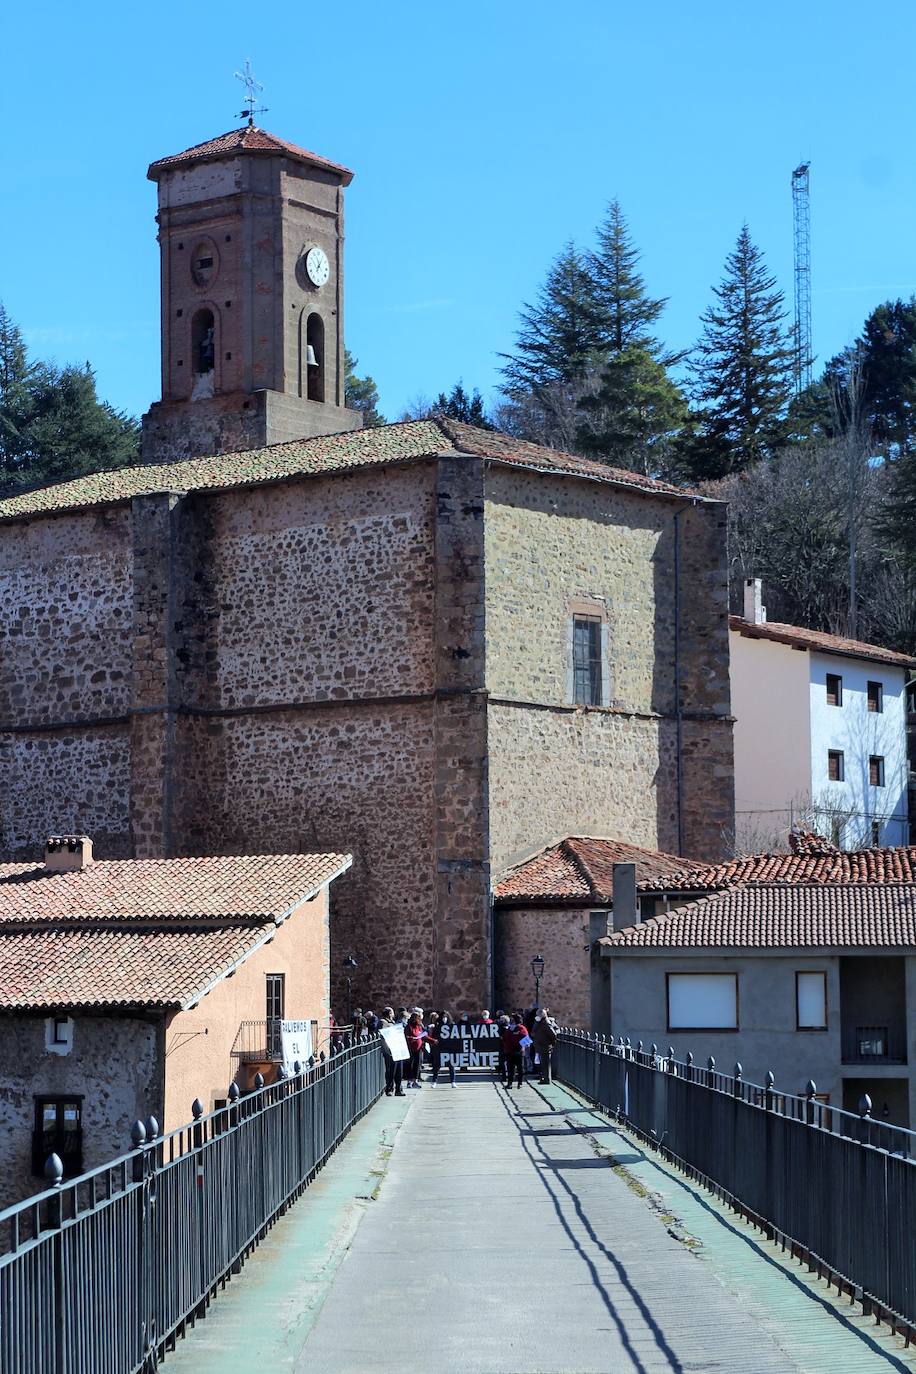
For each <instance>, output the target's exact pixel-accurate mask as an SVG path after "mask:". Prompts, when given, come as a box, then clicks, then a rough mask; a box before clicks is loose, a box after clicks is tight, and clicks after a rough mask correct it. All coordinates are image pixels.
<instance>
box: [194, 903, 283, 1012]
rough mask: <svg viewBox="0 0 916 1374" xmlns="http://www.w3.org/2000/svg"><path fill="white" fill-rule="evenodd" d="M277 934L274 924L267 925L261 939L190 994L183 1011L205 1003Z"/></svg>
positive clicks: (248, 946) (247, 947)
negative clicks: (211, 993) (208, 996)
mask: <svg viewBox="0 0 916 1374" xmlns="http://www.w3.org/2000/svg"><path fill="white" fill-rule="evenodd" d="M276 933H277V927H276V926H275V925H274V924H273V923H272V922H271V923H270V924H265V926H264V933H263V935H262V936H261V938H260V939H259V940H254V941H252V943H251V944H250V945H246V947H245V949H244V950H243V951H242V953H241V954H239V955H237V956H236V958H235V959H233V960H232V962H231V963H229V964H227V965H225V966H224V967H223V968H222V969H221V970H220V971H219V972H218V973H217V974H216V975H215V976H214V977H212V978H210V979H209V980H208V982H206V983H204V984H203V985H202V986H201V987H199V988H198V989H197V991H196V992H193V993H189V994H188V996H187V997H186V998H185V1000H184V1001H183V1002H181V1003H180V1008H181V1010H182V1011H190V1010H191V1008H192V1007H196V1006H197V1004H198V1002H201V1001H203V999H204V998H205V997H206V996H207V993H209V992H212V991H213V989H214V988H215V987H218V986H219V984H220V983H222V982H224V981H225V980H226V979H227V978H231V977H232V975H233V974H234V973H235V972H236V971H237V970H238V969H240V968H241V967H242V965H243V964H245V963H247V962H248V960H249V959H250V958H251V956H252V954H254V953H255V952H256V951H257V950H259V949H261V948H262V947H263V946H264V945H268V944H270V942H271V940H272V939H273V938H274V936H275V935H276Z"/></svg>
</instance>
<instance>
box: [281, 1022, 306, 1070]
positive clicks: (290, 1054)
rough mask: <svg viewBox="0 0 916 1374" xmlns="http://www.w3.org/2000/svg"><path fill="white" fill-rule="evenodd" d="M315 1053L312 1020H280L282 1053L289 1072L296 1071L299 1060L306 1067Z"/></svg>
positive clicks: (284, 1065) (284, 1064)
mask: <svg viewBox="0 0 916 1374" xmlns="http://www.w3.org/2000/svg"><path fill="white" fill-rule="evenodd" d="M313 1053H314V1051H313V1049H312V1023H311V1021H281V1022H280V1054H281V1057H282V1059H283V1068H284V1069H285V1070H286V1072H287V1073H289V1074H291V1073H294V1072H295V1065H296V1063H297V1062H298V1063H299V1065H300V1067H301V1068H303V1069H304V1068H306V1067H307V1066H308V1062H309V1059H310V1058H311V1057H312V1054H313Z"/></svg>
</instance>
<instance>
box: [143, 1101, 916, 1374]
mask: <svg viewBox="0 0 916 1374" xmlns="http://www.w3.org/2000/svg"><path fill="white" fill-rule="evenodd" d="M395 1131H396V1136H395V1135H394V1132H395ZM389 1135H390V1136H393V1137H394V1146H393V1149H391V1151H390V1158H387V1156H388V1154H389V1150H388V1148H387V1142H386V1136H389ZM380 1142H381V1146H382V1148H381V1149H380V1148H379V1147H380ZM386 1162H387V1171H386V1172H384V1176H383V1171H385V1169H386ZM373 1192H375V1194H376V1196H375V1198H374V1199H371V1194H372V1193H373ZM165 1368H166V1371H167V1374H178V1372H179V1371H181V1370H182V1369H183V1368H185V1369H187V1370H189V1371H190V1370H192V1369H193V1370H194V1371H195V1374H209V1371H211V1370H212V1371H213V1374H216V1371H217V1370H219V1371H220V1374H226V1371H232V1370H245V1371H252V1370H255V1369H263V1370H264V1371H265V1374H266V1371H268V1370H270V1371H271V1372H273V1371H275V1370H282V1369H288V1370H295V1371H301V1374H305V1371H313V1372H317V1374H350V1372H351V1371H353V1372H354V1374H355V1371H359V1374H367V1372H371V1374H389V1372H390V1371H395V1370H397V1371H402V1370H404V1369H405V1368H411V1369H418V1370H422V1371H425V1372H426V1374H452V1371H454V1374H459V1371H460V1374H475V1372H477V1371H480V1372H481V1374H483V1372H484V1371H485V1372H486V1374H520V1371H524V1374H555V1372H556V1374H559V1371H563V1372H564V1374H593V1372H594V1374H598V1372H599V1371H600V1374H611V1372H612V1374H624V1371H627V1372H629V1371H639V1372H640V1374H656V1371H668V1372H670V1371H684V1372H685V1374H686V1371H688V1370H689V1371H707V1370H708V1371H723V1374H724V1372H725V1371H739V1370H740V1371H744V1370H747V1371H753V1374H771V1372H772V1374H776V1372H777V1371H779V1374H783V1371H785V1372H786V1374H789V1372H790V1371H806V1374H820V1371H824V1374H826V1371H828V1370H829V1371H835V1370H837V1369H845V1370H850V1371H852V1370H855V1371H856V1374H871V1371H882V1372H883V1374H888V1372H889V1371H892V1370H899V1371H916V1358H914V1356H913V1355H911V1354H910V1353H909V1352H905V1351H904V1350H903V1348H902V1343H901V1342H900V1341H898V1340H896V1339H894V1338H891V1337H890V1336H888V1335H887V1333H886V1331H885V1330H884V1329H883V1328H879V1327H876V1326H875V1324H874V1322H873V1321H872V1320H870V1319H865V1318H863V1317H862V1316H861V1314H860V1313H859V1311H858V1309H856V1308H852V1307H850V1306H849V1304H848V1302H845V1301H840V1300H839V1299H838V1298H837V1297H836V1294H835V1293H830V1292H828V1289H827V1287H826V1284H823V1283H821V1282H818V1281H817V1280H814V1279H812V1278H811V1277H810V1276H809V1275H808V1272H807V1269H805V1268H803V1267H802V1266H800V1265H798V1264H796V1263H793V1262H792V1261H791V1260H790V1259H789V1258H788V1256H784V1255H783V1254H782V1253H781V1251H779V1250H778V1249H777V1247H775V1246H773V1245H770V1244H769V1243H768V1242H766V1241H764V1240H762V1239H761V1237H760V1236H759V1235H758V1233H756V1232H755V1231H754V1230H753V1229H752V1228H750V1227H749V1226H746V1225H745V1224H744V1223H742V1222H741V1221H740V1220H739V1219H738V1218H737V1217H736V1216H735V1215H734V1213H732V1212H730V1211H728V1209H726V1208H724V1207H722V1206H720V1205H719V1204H718V1203H717V1202H715V1200H714V1199H712V1198H710V1196H709V1195H708V1194H706V1193H705V1192H704V1191H703V1190H702V1189H698V1188H696V1187H694V1186H693V1185H691V1184H690V1183H689V1182H688V1181H687V1180H686V1179H685V1178H683V1177H682V1176H681V1175H679V1174H678V1173H677V1172H676V1171H675V1170H672V1169H669V1168H668V1167H667V1166H665V1165H664V1164H662V1163H660V1162H659V1161H658V1160H657V1158H656V1157H655V1156H653V1155H652V1154H651V1152H648V1153H647V1152H646V1151H644V1150H642V1149H641V1148H640V1147H639V1146H638V1145H637V1144H635V1143H634V1141H633V1140H632V1139H631V1138H630V1137H628V1136H626V1135H625V1134H623V1133H621V1132H619V1131H618V1130H616V1129H615V1128H614V1127H612V1126H611V1125H610V1123H609V1122H608V1121H607V1120H606V1119H604V1118H601V1117H599V1116H597V1115H594V1114H592V1113H591V1112H590V1111H588V1110H587V1109H586V1108H584V1107H583V1106H582V1104H581V1103H580V1102H579V1101H577V1100H576V1099H575V1098H574V1097H573V1096H571V1095H570V1094H569V1093H567V1092H565V1091H564V1090H563V1089H562V1088H559V1087H557V1086H553V1087H551V1088H548V1089H541V1090H538V1089H535V1088H534V1087H531V1086H526V1087H525V1088H523V1089H522V1090H521V1092H516V1091H513V1092H512V1094H511V1096H510V1095H509V1094H507V1093H506V1092H505V1091H504V1090H503V1089H502V1088H500V1087H498V1086H496V1084H495V1083H494V1082H493V1081H492V1080H491V1079H489V1078H486V1077H476V1076H472V1075H467V1076H465V1075H462V1076H461V1077H460V1078H459V1083H458V1086H457V1088H456V1089H454V1090H452V1089H450V1088H449V1087H448V1085H447V1084H445V1085H439V1086H437V1087H436V1088H435V1089H432V1088H430V1087H429V1086H425V1087H424V1088H423V1089H422V1090H421V1091H420V1092H416V1093H409V1094H408V1095H407V1097H406V1098H405V1099H404V1100H403V1101H401V1100H397V1099H394V1100H383V1102H382V1104H381V1105H380V1106H378V1107H376V1108H374V1109H373V1111H371V1112H370V1113H369V1115H368V1116H367V1117H366V1118H365V1119H364V1120H363V1121H362V1122H361V1123H360V1124H359V1125H358V1126H357V1127H356V1129H355V1130H354V1131H353V1133H352V1134H351V1136H350V1137H349V1138H348V1140H347V1141H346V1142H345V1144H344V1145H343V1146H342V1147H341V1149H340V1151H338V1153H337V1154H336V1155H335V1156H334V1158H333V1159H332V1160H331V1162H330V1163H329V1165H328V1166H327V1168H326V1169H325V1170H324V1172H323V1173H322V1174H321V1175H320V1177H319V1179H318V1180H317V1181H316V1183H315V1184H314V1185H313V1186H312V1188H310V1189H309V1190H308V1192H307V1194H306V1196H305V1197H304V1199H303V1200H302V1201H301V1202H300V1203H299V1204H298V1205H297V1206H296V1207H295V1208H293V1210H292V1211H291V1212H290V1213H289V1214H288V1216H287V1217H285V1218H284V1219H283V1220H282V1221H281V1222H280V1223H279V1224H278V1226H277V1227H275V1228H274V1230H273V1232H272V1233H271V1235H270V1237H269V1238H268V1239H267V1241H266V1242H265V1243H264V1245H262V1247H261V1248H260V1250H259V1251H258V1252H257V1253H256V1255H255V1256H254V1257H253V1259H252V1260H250V1261H249V1263H248V1265H247V1266H246V1268H245V1271H244V1272H243V1274H242V1275H241V1276H240V1277H239V1278H237V1279H235V1280H233V1282H232V1284H231V1285H230V1286H229V1288H228V1289H227V1290H226V1292H225V1293H224V1294H223V1295H222V1296H221V1297H220V1298H219V1300H218V1301H217V1302H216V1303H215V1304H214V1305H213V1306H212V1308H211V1310H210V1313H209V1315H208V1316H207V1318H206V1320H205V1321H203V1322H201V1323H199V1324H198V1326H197V1327H196V1329H195V1330H194V1331H193V1332H191V1333H190V1334H189V1336H188V1338H187V1339H186V1340H185V1341H184V1342H183V1343H182V1344H181V1345H179V1347H178V1349H177V1351H176V1352H175V1353H174V1354H173V1355H170V1356H169V1357H168V1358H167V1360H166V1362H165Z"/></svg>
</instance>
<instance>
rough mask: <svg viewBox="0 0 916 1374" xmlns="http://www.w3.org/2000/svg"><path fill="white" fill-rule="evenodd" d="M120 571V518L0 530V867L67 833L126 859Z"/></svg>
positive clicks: (125, 678) (123, 540)
mask: <svg viewBox="0 0 916 1374" xmlns="http://www.w3.org/2000/svg"><path fill="white" fill-rule="evenodd" d="M132 564H133V549H132V542H131V526H130V512H129V510H128V509H127V508H126V507H118V508H110V509H108V510H106V511H86V512H81V513H80V514H79V515H67V516H58V517H46V518H40V519H37V520H34V521H31V522H28V523H26V522H21V523H16V524H12V525H7V526H5V527H3V528H2V529H0V643H2V651H0V776H2V778H3V785H2V787H0V854H2V856H3V857H4V858H9V859H21V860H29V859H38V858H40V857H41V854H42V853H43V849H44V841H45V839H46V838H47V836H48V835H49V834H51V833H52V832H55V831H68V830H75V829H86V830H88V831H89V833H91V834H92V835H93V836H94V837H95V838H96V840H97V842H98V844H99V847H100V850H101V852H102V853H104V854H108V855H110V856H111V857H125V856H127V855H129V854H130V852H131V838H130V813H129V778H130V746H129V737H128V725H127V721H128V716H127V713H128V711H129V707H130V699H131V665H132V652H131V630H132V621H133V601H132ZM103 722H106V723H104V724H103ZM61 726H65V727H66V728H64V729H61V728H60V727H61Z"/></svg>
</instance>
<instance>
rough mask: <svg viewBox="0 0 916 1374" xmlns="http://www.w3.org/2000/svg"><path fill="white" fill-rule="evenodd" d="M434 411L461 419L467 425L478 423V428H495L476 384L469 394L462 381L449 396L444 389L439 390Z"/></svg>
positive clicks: (450, 417) (435, 413)
mask: <svg viewBox="0 0 916 1374" xmlns="http://www.w3.org/2000/svg"><path fill="white" fill-rule="evenodd" d="M432 413H433V414H434V415H444V416H446V417H447V418H449V419H451V420H461V421H463V422H464V424H466V425H476V426H477V428H478V429H493V428H494V426H493V424H492V422H491V421H490V419H489V417H488V415H487V412H486V411H485V410H484V405H483V397H482V396H481V394H480V392H479V391H478V390H477V387H476V386H475V388H474V390H473V391H472V392H471V393H470V394H468V392H466V391H465V389H464V386H463V385H462V383H461V382H456V383H455V385H454V386H453V387H452V389H451V391H450V392H449V394H448V395H447V396H446V394H445V392H444V391H440V392H439V395H438V396H437V397H436V400H435V402H434V404H433V407H432Z"/></svg>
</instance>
